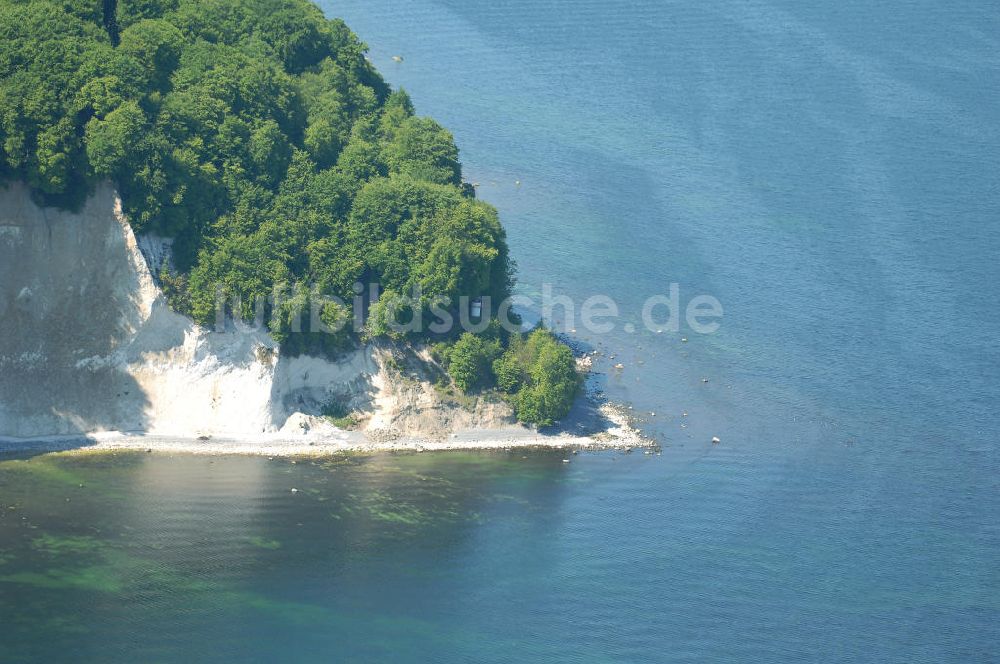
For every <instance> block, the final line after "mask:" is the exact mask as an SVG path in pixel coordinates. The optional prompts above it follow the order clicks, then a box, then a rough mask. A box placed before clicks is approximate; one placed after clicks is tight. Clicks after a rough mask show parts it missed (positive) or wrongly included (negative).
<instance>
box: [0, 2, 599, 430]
mask: <svg viewBox="0 0 1000 664" xmlns="http://www.w3.org/2000/svg"><path fill="white" fill-rule="evenodd" d="M365 50H366V47H365V45H364V44H363V43H362V42H361V41H359V39H358V38H357V37H356V36H355V35H354V34H353V33H352V32H351V31H350V30H349V29H348V28H347V26H346V25H345V24H344V23H343V22H342V21H340V20H338V19H332V20H331V19H328V18H326V17H325V16H324V15H323V13H322V12H321V11H320V10H319V8H317V7H316V6H315V5H313V4H312V3H310V2H306V1H305V0H118V1H117V2H116V1H115V0H103V1H101V0H97V1H90V0H62V1H59V0H0V181H3V180H8V181H9V180H15V179H19V180H23V181H25V182H26V183H28V185H29V186H30V187H31V189H32V192H33V195H34V196H35V197H36V199H37V200H38V201H39V202H40V203H42V204H45V205H53V206H59V207H63V208H71V209H72V208H76V207H78V206H79V205H81V204H82V202H83V201H84V200H85V199H86V197H87V195H88V194H89V193H90V192H91V191H92V189H93V187H94V185H95V184H96V183H97V182H99V181H102V180H111V181H112V182H114V183H115V185H116V187H117V188H118V191H119V192H120V194H121V197H122V204H123V208H124V211H125V213H126V215H127V217H128V219H129V221H130V223H131V224H132V226H133V228H134V229H135V230H136V231H137V232H152V233H157V234H160V235H163V236H166V237H170V238H173V267H172V269H170V268H166V269H164V271H163V272H162V273H161V281H162V285H163V288H164V291H165V293H166V294H167V296H168V299H169V301H170V303H171V306H173V307H174V308H175V309H177V310H179V311H181V312H182V313H185V314H188V315H190V316H191V317H193V318H194V319H195V320H197V321H198V322H201V323H204V324H210V323H212V322H214V320H215V317H216V302H217V289H218V288H221V293H222V295H223V296H224V297H225V300H226V302H228V303H230V304H229V307H230V310H229V312H228V313H229V314H231V315H232V316H236V317H241V318H250V317H252V316H253V315H254V303H255V302H258V301H267V302H269V303H270V304H269V305H268V306H269V307H270V309H271V310H270V311H268V312H267V314H268V315H267V320H268V321H269V324H270V328H271V331H272V333H273V334H274V336H275V338H276V339H278V340H279V341H280V342H281V343H282V346H283V349H284V350H285V351H287V352H290V353H303V352H305V353H329V352H334V351H336V350H337V349H338V348H342V347H345V346H346V345H348V344H352V343H354V342H356V341H357V339H358V337H367V338H376V337H379V336H383V335H391V336H404V337H405V336H419V337H423V338H424V339H423V340H427V341H432V342H434V343H436V344H438V345H439V346H440V347H442V348H444V349H445V350H444V352H443V356H444V357H445V358H446V365H447V366H448V367H449V372H450V373H451V374H452V376H453V378H454V382H455V384H456V385H457V386H458V387H459V388H460V389H463V390H464V391H479V390H489V389H497V390H498V391H500V392H501V393H502V394H503V395H504V396H505V398H507V399H508V400H509V401H510V403H511V404H512V405H513V407H514V408H515V410H516V412H517V414H518V417H519V419H521V420H522V421H525V422H530V423H536V424H543V425H544V424H551V423H553V422H555V421H557V420H559V419H560V418H562V417H563V416H565V414H566V413H567V412H568V409H569V406H570V404H571V403H572V399H573V395H574V394H575V392H576V389H577V386H578V382H579V381H578V378H577V375H576V372H575V369H574V364H573V357H572V353H570V351H569V349H568V348H567V347H566V346H564V345H562V344H561V343H559V342H558V341H557V340H556V339H555V338H554V337H553V336H552V335H551V334H550V333H548V332H547V331H544V330H539V331H536V332H534V333H532V334H531V335H528V336H527V337H525V336H523V335H520V334H517V333H514V334H510V333H507V332H504V331H503V330H500V329H499V327H498V326H496V325H491V326H489V328H488V331H487V332H485V333H483V334H480V335H471V334H468V333H466V334H465V335H462V336H459V333H460V330H455V331H453V332H450V333H445V334H439V335H438V336H437V337H435V338H433V339H431V338H428V337H429V335H430V333H428V332H422V331H418V332H412V333H406V334H403V335H400V334H398V333H395V332H393V327H392V326H391V325H388V324H387V323H388V322H391V321H387V318H391V319H399V318H406V317H407V316H411V317H412V315H413V311H412V309H411V310H410V311H406V310H405V308H404V309H402V310H401V309H400V308H398V307H394V308H392V310H386V309H387V307H386V306H384V303H388V302H392V301H393V300H392V298H393V297H394V296H395V295H397V294H407V293H412V292H415V289H418V290H419V293H420V299H419V301H417V302H416V303H413V304H411V305H410V306H411V308H412V307H420V308H421V309H430V307H431V306H432V305H433V304H434V303H436V302H447V303H452V304H451V305H450V306H452V307H454V306H455V303H457V302H459V299H460V298H461V297H463V296H465V297H466V298H470V297H471V298H477V297H482V298H484V303H488V302H492V303H494V304H497V303H499V302H500V301H501V300H503V299H504V298H505V297H506V296H508V295H509V293H510V290H511V287H512V280H513V267H512V263H511V261H510V259H509V256H508V250H507V244H506V238H505V234H504V230H503V227H502V226H501V224H500V221H499V219H498V217H497V213H496V210H495V209H493V208H492V207H491V206H489V205H487V204H485V203H483V202H481V201H478V200H476V198H475V195H474V190H473V189H472V187H471V186H469V185H468V184H467V183H464V182H463V180H462V167H461V163H460V162H459V154H458V149H457V147H456V145H455V142H454V139H453V137H452V135H451V133H450V132H448V131H447V130H446V129H445V128H443V127H442V126H441V125H439V124H438V123H436V122H435V121H434V120H432V119H430V118H426V117H420V116H418V115H416V114H415V112H414V108H413V105H412V103H411V101H410V99H409V97H408V96H407V95H406V93H405V92H403V91H401V90H397V91H393V90H391V89H390V87H389V86H388V85H387V84H386V82H385V81H384V80H383V79H382V77H381V76H380V75H379V74H378V72H377V71H375V69H374V68H373V67H372V65H371V64H370V63H369V62H368V61H367V60H366V59H365ZM356 283H363V284H369V283H376V284H378V285H379V287H380V288H381V290H382V292H383V293H384V295H383V297H382V298H381V299H379V300H378V301H377V302H372V303H370V304H371V305H372V308H371V310H370V311H369V312H368V315H367V323H366V325H365V326H364V329H363V330H361V331H357V330H353V329H351V328H350V326H344V328H343V329H342V331H341V332H340V333H337V334H329V333H327V332H317V331H316V330H312V329H310V328H309V327H308V322H307V323H306V325H305V326H302V325H300V324H298V323H299V321H300V320H301V318H300V314H301V312H302V311H303V310H304V309H305V308H308V307H309V306H310V305H312V304H315V303H312V302H310V299H311V298H313V297H315V296H314V293H317V292H318V293H322V294H323V295H324V296H336V297H338V298H341V299H342V300H343V301H345V302H351V301H352V298H353V297H354V296H355V292H354V290H353V288H354V285H355V284H356ZM276 292H280V293H284V294H286V295H285V297H283V298H281V299H278V300H275V299H273V295H274V294H275V293H276ZM268 298H271V299H268ZM487 298H488V299H487ZM318 306H319V309H320V311H321V314H320V318H321V320H322V321H323V323H324V324H325V325H326V326H328V327H332V328H336V327H337V326H338V325H341V324H343V323H344V322H345V321H346V319H347V318H348V317H349V314H348V312H347V311H346V310H345V308H344V307H343V306H341V305H339V304H337V303H336V302H333V301H326V300H325V299H324V301H323V302H321V303H319V304H318ZM495 313H496V312H495V306H494V307H489V308H487V309H484V311H483V316H484V317H486V318H490V317H492V316H493V315H495ZM307 318H308V317H307Z"/></svg>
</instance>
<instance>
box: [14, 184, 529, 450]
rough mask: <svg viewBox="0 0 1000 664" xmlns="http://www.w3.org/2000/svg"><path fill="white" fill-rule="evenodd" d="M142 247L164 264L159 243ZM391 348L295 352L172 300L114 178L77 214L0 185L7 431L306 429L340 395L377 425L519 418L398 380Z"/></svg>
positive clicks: (417, 429)
mask: <svg viewBox="0 0 1000 664" xmlns="http://www.w3.org/2000/svg"><path fill="white" fill-rule="evenodd" d="M142 245H143V247H142V248H143V249H144V250H145V254H146V255H148V256H149V257H150V258H149V260H150V261H157V265H158V261H159V260H160V257H161V252H162V249H163V247H162V244H159V243H157V242H156V241H150V240H149V239H148V238H147V239H143V241H142ZM387 352H389V351H388V350H386V349H385V348H377V347H372V346H366V347H364V348H361V349H359V350H357V351H355V352H352V353H349V354H348V355H346V356H345V357H344V358H343V359H342V360H341V361H338V362H328V361H325V360H319V359H315V358H307V357H299V358H286V357H282V356H281V354H280V352H279V350H278V347H277V344H276V343H275V342H274V341H273V340H272V339H271V338H270V336H269V335H268V334H267V333H266V332H264V331H261V330H251V329H239V330H237V329H233V330H230V331H226V332H214V331H207V330H204V329H202V328H200V327H199V326H197V325H195V324H194V323H193V322H192V321H191V320H189V319H187V318H186V317H184V316H181V315H179V314H177V313H175V312H173V311H171V310H170V308H169V307H168V306H167V304H166V301H165V299H164V297H163V295H162V293H161V292H160V290H159V288H158V287H157V285H156V283H155V280H154V279H153V276H152V274H151V271H150V268H149V265H148V264H147V258H146V257H145V256H144V251H141V250H140V246H139V242H137V240H136V237H135V235H134V234H133V232H132V229H131V228H130V226H129V225H128V223H127V221H126V220H125V219H124V218H123V217H122V214H121V203H120V201H119V199H118V197H117V195H116V193H115V191H114V189H113V188H112V187H111V185H108V184H105V185H101V186H99V187H98V188H97V190H96V192H95V193H94V195H93V196H91V197H90V198H89V199H88V200H87V202H86V204H85V206H84V207H83V209H81V210H80V211H79V212H76V213H73V212H68V211H61V210H56V209H51V208H40V207H38V206H37V205H35V204H34V203H33V202H32V201H31V199H30V197H29V194H28V190H27V188H26V187H24V186H23V185H20V184H16V183H15V184H12V185H10V186H8V187H7V188H6V189H0V436H11V437H31V436H53V435H70V434H82V433H92V432H100V431H128V432H149V433H158V434H166V435H177V436H192V435H202V434H211V435H216V434H222V435H232V436H239V435H253V434H260V433H262V432H277V431H279V430H282V428H283V427H284V429H285V430H286V431H287V430H289V429H291V428H295V429H296V430H298V429H299V428H300V426H301V425H303V424H304V423H307V422H308V421H309V418H303V416H302V415H296V413H299V412H301V413H306V414H312V415H315V414H317V413H318V412H319V410H320V408H321V407H322V405H323V404H325V403H328V402H330V401H331V400H334V399H336V400H338V401H341V402H342V403H343V402H346V403H347V404H348V405H349V407H351V408H355V409H358V410H359V411H364V412H367V413H368V414H369V417H368V418H367V419H366V420H365V422H364V424H363V426H365V427H366V428H367V429H368V430H369V432H370V433H374V432H376V431H377V432H378V433H379V435H380V436H385V435H389V436H406V435H409V436H417V435H424V436H429V437H441V436H443V435H445V434H446V433H447V432H448V431H451V430H454V429H459V428H469V427H476V426H508V425H510V423H511V417H510V411H509V409H507V408H506V407H505V406H504V405H503V404H487V403H480V404H478V405H477V406H476V407H475V408H474V409H473V410H472V411H468V410H463V409H460V408H455V407H451V406H449V405H446V404H444V403H442V402H441V401H440V400H439V399H437V398H436V397H435V396H434V394H435V393H434V390H433V389H432V388H431V387H430V385H429V384H428V383H426V382H425V381H420V380H416V381H413V380H409V379H406V380H396V378H400V377H398V376H394V375H392V373H391V371H390V370H388V369H387V368H386V363H385V362H383V361H382V359H383V358H384V357H385V356H386V353H387ZM414 357H416V355H414ZM420 361H424V362H429V358H427V357H424V358H423V359H422V360H420ZM392 364H395V363H392ZM306 425H307V426H308V424H306Z"/></svg>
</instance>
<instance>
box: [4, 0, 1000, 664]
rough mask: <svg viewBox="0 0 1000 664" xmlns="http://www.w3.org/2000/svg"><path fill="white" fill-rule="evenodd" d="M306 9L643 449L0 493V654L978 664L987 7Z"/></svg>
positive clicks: (996, 432)
mask: <svg viewBox="0 0 1000 664" xmlns="http://www.w3.org/2000/svg"><path fill="white" fill-rule="evenodd" d="M323 6H324V9H326V10H327V12H328V13H329V14H330V15H336V16H341V17H343V18H344V19H345V20H346V21H347V23H348V24H349V25H350V26H351V27H352V29H354V31H355V32H357V33H358V34H359V35H360V36H361V37H362V39H364V40H365V41H366V42H367V43H368V44H369V46H370V56H371V58H372V60H373V61H374V62H375V64H376V66H377V67H378V68H379V69H380V70H381V71H382V72H383V73H384V74H385V75H386V77H387V78H388V79H389V80H390V82H392V83H393V85H397V86H403V87H405V88H406V89H407V90H408V92H409V93H410V94H411V96H412V98H413V100H414V102H415V104H416V107H417V110H418V112H420V113H422V114H427V115H430V116H432V117H434V118H436V119H438V120H439V121H440V122H442V124H444V125H445V126H447V127H448V128H449V129H451V130H452V131H453V132H454V133H455V136H456V139H457V142H458V144H459V146H460V148H461V150H462V160H463V164H464V169H465V174H466V177H467V179H468V180H470V181H475V182H478V183H479V196H480V197H481V198H482V199H484V200H487V201H489V202H491V203H493V204H494V205H496V206H497V207H498V209H499V210H500V213H501V216H502V218H503V220H504V222H505V224H506V227H507V229H508V235H509V241H510V244H511V246H512V250H513V254H514V257H515V258H516V259H517V261H518V263H519V267H520V271H519V274H520V286H519V291H520V292H521V293H522V294H525V295H528V296H531V297H534V298H538V297H539V296H540V293H541V291H542V284H544V283H550V284H552V286H553V288H554V290H555V291H556V292H557V293H560V294H565V295H569V296H571V297H572V298H573V299H574V300H576V301H577V302H582V301H583V300H584V299H585V298H586V297H588V296H590V295H594V294H607V295H610V296H612V297H614V298H615V299H616V300H617V302H618V304H619V306H620V309H621V312H622V319H621V321H620V324H619V325H618V326H617V328H616V330H615V331H614V332H612V333H609V334H605V335H594V334H587V333H586V332H585V331H584V330H582V329H580V326H579V325H577V326H575V327H574V328H573V329H577V333H575V334H573V333H570V336H574V337H576V338H577V339H578V340H579V341H580V342H582V343H587V344H590V345H592V346H593V347H595V348H598V349H600V350H602V351H603V354H602V355H601V356H599V357H598V361H597V366H596V370H597V372H596V373H597V375H596V376H595V378H594V381H595V384H596V386H598V387H599V388H601V389H603V390H604V391H605V392H606V393H607V394H608V396H609V397H610V398H611V399H613V400H616V401H620V402H623V403H629V404H632V406H633V408H634V412H635V413H636V414H641V415H642V419H644V420H645V421H644V423H643V427H644V429H645V430H646V431H647V433H649V434H650V435H652V436H655V437H656V438H657V439H658V440H660V442H661V443H662V444H663V453H662V456H642V455H638V454H632V455H623V454H617V453H608V454H585V455H580V456H578V457H573V458H572V462H571V463H569V464H564V463H562V455H559V454H532V455H528V458H526V459H524V458H521V455H520V454H514V455H510V456H507V455H488V454H487V455H466V454H458V455H454V454H451V455H419V456H411V457H383V458H376V459H371V460H356V461H350V462H342V463H324V464H320V465H312V464H309V463H305V462H300V463H298V464H292V463H290V462H287V461H274V462H268V461H266V460H262V459H238V458H233V459H214V460H211V459H198V458H184V457H178V458H167V457H161V456H158V455H152V456H145V455H139V456H125V457H120V458H115V459H100V458H94V459H84V460H69V459H38V458H36V459H33V460H31V461H29V462H23V461H20V462H15V461H9V462H5V463H3V464H0V503H2V504H0V513H2V514H3V516H2V517H0V624H2V625H3V626H4V630H3V636H2V638H0V660H3V661H6V660H16V659H24V660H32V659H34V660H39V661H41V660H43V659H48V661H52V660H54V659H65V660H67V661H69V660H73V661H102V662H111V661H185V662H199V661H227V660H230V659H234V658H235V659H239V660H244V661H290V662H297V661H338V660H348V661H393V662H401V661H440V662H448V661H455V662H459V661H497V662H501V661H565V662H637V661H716V660H721V661H753V660H764V661H776V660H777V661H790V660H798V661H871V662H884V661H898V662H940V661H963V662H964V661H998V660H1000V655H998V649H1000V635H998V634H1000V457H998V441H1000V418H998V416H997V413H996V408H997V406H998V404H1000V353H998V350H997V341H996V338H997V332H996V331H997V329H998V326H1000V295H998V284H1000V228H998V222H1000V180H998V173H1000V38H998V37H997V35H998V34H1000V7H998V6H997V5H996V4H995V3H989V2H960V3H931V2H924V1H909V2H905V3H890V4H886V3H868V2H859V1H857V0H848V1H846V2H845V1H841V2H821V3H801V2H792V1H791V0H782V1H773V2H769V3H761V2H756V1H754V0H749V1H741V2H735V1H718V0H704V1H702V2H698V3H676V2H645V1H640V2H631V3H594V2H590V1H589V0H587V1H584V2H575V3H574V2H569V1H568V0H567V1H561V0H560V1H549V0H541V1H538V0H536V1H531V2H529V1H528V0H515V1H513V2H501V3H470V2H460V1H458V0H453V1H452V0H449V1H432V0H406V1H398V0H397V1H394V2H388V1H386V0H367V1H365V2H360V1H354V0H350V1H346V2H327V3H324V4H323ZM393 55H401V56H402V57H403V61H402V62H398V63H397V62H394V61H393V59H392V56H393ZM517 181H520V184H516V182H517ZM672 282H676V283H678V284H680V288H681V299H682V303H684V302H686V301H687V300H689V299H690V298H691V297H692V296H694V295H697V294H710V295H712V296H714V297H716V298H718V299H719V301H720V302H721V303H722V304H723V306H724V308H725V316H724V318H723V319H722V327H721V328H720V330H719V331H718V332H717V333H716V334H712V335H699V334H696V333H693V332H691V331H690V330H684V329H682V331H680V332H678V333H676V334H674V333H670V332H665V333H662V334H656V333H654V332H646V331H642V330H641V326H640V328H639V329H640V331H639V332H637V333H632V334H629V333H627V332H625V331H624V330H623V329H622V326H623V324H624V323H625V322H631V323H633V324H638V323H639V322H640V321H639V312H640V310H641V306H642V302H643V301H644V300H645V298H646V297H648V296H650V295H655V294H659V293H665V292H667V289H668V286H669V284H670V283H672ZM553 322H555V321H553ZM567 328H568V326H567ZM567 332H568V329H567ZM682 337H684V338H687V339H688V341H687V342H686V343H684V342H681V338H682ZM611 355H614V356H615V358H614V359H610V356H611ZM618 362H621V363H622V364H623V365H624V366H625V368H624V369H623V370H621V371H616V370H614V369H613V368H612V367H613V365H614V364H616V363H618ZM705 378H707V379H708V382H703V379H705ZM653 412H655V415H650V414H649V413H653ZM684 412H686V413H687V414H688V415H687V417H683V416H682V413H684ZM682 425H684V426H683V427H682ZM712 436H719V437H720V438H721V439H722V443H721V444H720V445H715V446H713V445H712V444H711V443H710V442H709V441H710V439H711V437H712ZM81 483H82V484H84V485H85V486H84V487H83V488H80V487H79V486H78V485H79V484H81ZM291 487H296V488H299V489H300V491H299V492H297V493H295V494H293V493H291V492H290V488H291ZM64 498H70V499H71V502H69V503H66V502H64ZM9 507H13V508H14V509H8V508H9ZM299 524H301V525H299ZM73 655H75V657H74V656H73Z"/></svg>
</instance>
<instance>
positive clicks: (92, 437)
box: [0, 411, 656, 457]
mask: <svg viewBox="0 0 1000 664" xmlns="http://www.w3.org/2000/svg"><path fill="white" fill-rule="evenodd" d="M606 415H607V416H608V418H609V420H611V421H612V422H613V424H614V426H613V427H611V428H609V429H608V430H607V431H605V432H602V433H600V434H598V435H596V436H574V435H570V434H566V433H559V434H542V433H538V432H536V431H533V430H531V429H526V428H524V427H510V428H506V429H467V430H463V431H459V432H456V433H453V434H451V436H450V437H449V438H447V439H444V440H427V439H421V438H408V437H399V438H392V439H386V438H384V437H380V438H379V439H373V438H371V437H368V436H366V435H365V434H364V433H362V432H360V431H343V430H339V429H332V430H325V431H314V432H308V433H303V434H301V435H297V436H289V435H288V434H282V433H274V434H250V435H240V436H232V437H223V436H202V437H198V438H192V437H190V436H179V435H170V434H166V433H156V434H144V433H127V432H102V433H94V434H88V435H75V436H49V437H38V438H9V437H6V438H5V437H0V454H16V453H48V452H69V453H81V454H86V453H102V452H117V451H137V452H148V453H174V454H209V455H223V454H240V455H256V456H269V457H280V456H284V457H288V456H331V455H338V454H374V453H379V452H399V451H410V452H430V451H440V450H508V449H515V448H516V449H524V448H549V449H629V448H633V447H635V448H652V447H656V445H655V443H654V442H653V441H650V440H648V439H645V438H643V437H642V436H641V435H640V434H639V432H638V431H636V429H634V428H633V427H632V426H631V425H630V423H629V422H628V421H627V418H626V417H625V416H624V415H623V414H621V413H620V412H610V411H608V412H606Z"/></svg>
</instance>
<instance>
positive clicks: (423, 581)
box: [0, 453, 571, 662]
mask: <svg viewBox="0 0 1000 664" xmlns="http://www.w3.org/2000/svg"><path fill="white" fill-rule="evenodd" d="M560 456H561V455H560V454H558V453H532V454H530V455H523V454H464V453H442V454H435V455H416V454H414V455H405V456H391V455H382V456H377V457H372V458H358V457H345V458H331V459H324V460H302V459H300V460H285V459H281V460H273V461H269V460H267V459H265V458H250V457H225V458H210V457H194V456H183V455H181V456H178V457H167V456H163V455H143V454H119V455H117V456H111V455H95V456H86V457H41V458H35V459H31V460H25V461H13V460H7V461H0V486H3V487H4V491H3V494H2V497H0V597H2V598H3V601H0V623H2V624H4V625H5V636H4V639H3V641H2V643H0V659H2V660H3V661H41V660H42V659H45V658H50V659H51V658H56V659H58V658H59V657H61V656H64V655H65V653H67V652H73V653H74V654H75V657H77V658H79V659H82V660H84V661H106V662H114V661H139V660H141V661H152V660H155V661H180V660H181V659H186V658H189V657H190V656H191V655H192V654H194V653H200V655H199V657H204V661H212V660H213V656H212V655H210V654H209V653H217V655H216V656H215V659H216V660H217V661H231V660H232V659H234V658H235V659H239V660H242V661H248V660H255V661H304V660H307V659H310V657H312V656H314V655H315V654H316V653H320V652H325V653H327V656H330V655H331V654H333V653H336V654H338V655H341V656H351V657H355V658H361V660H359V661H364V660H367V661H371V660H370V658H385V657H387V656H390V655H391V654H392V649H393V648H394V647H398V645H399V644H400V643H409V644H411V645H412V644H422V645H423V647H428V648H433V647H436V646H435V639H441V638H447V639H454V640H455V641H453V643H463V642H468V641H469V640H470V639H473V640H474V638H475V634H458V633H456V634H446V635H443V634H441V633H438V634H437V635H436V636H435V635H434V634H432V631H434V630H439V629H440V625H439V626H438V627H435V628H434V630H431V629H429V626H430V625H431V624H432V621H433V622H440V623H441V624H444V623H445V622H446V621H444V620H442V618H444V617H446V616H447V615H448V614H449V613H451V612H453V611H454V610H455V609H456V606H459V605H462V604H464V603H466V602H467V601H468V598H465V597H464V596H463V595H462V589H461V588H462V578H463V576H465V575H468V574H473V575H476V576H478V575H481V574H489V573H490V571H489V569H488V568H484V567H482V566H481V565H478V564H474V565H472V567H471V568H469V569H461V568H459V567H456V565H455V564H453V563H449V561H458V560H461V559H467V560H478V559H479V558H481V557H482V556H484V555H485V556H487V558H488V557H489V555H491V554H492V552H493V551H494V545H493V544H490V542H489V539H490V537H493V536H501V537H502V539H503V540H504V541H509V542H517V541H534V539H536V538H542V537H543V536H544V534H545V533H546V532H549V531H551V530H552V529H553V528H555V527H557V525H558V522H559V521H560V520H561V519H563V518H565V515H564V513H563V508H562V505H563V504H564V502H565V500H566V493H567V490H568V488H569V487H570V486H571V485H570V484H567V480H568V479H569V471H568V470H567V466H566V465H564V464H563V463H562V461H561V459H560ZM487 533H492V534H491V535H489V536H487ZM484 537H485V538H486V539H484ZM484 547H485V548H484ZM393 643H395V644H396V645H395V646H394V645H393ZM467 645H468V643H467ZM261 658H263V659H261ZM200 661H201V660H200Z"/></svg>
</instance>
